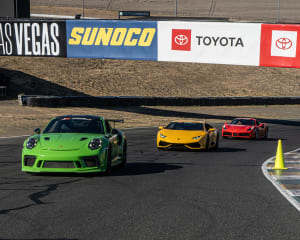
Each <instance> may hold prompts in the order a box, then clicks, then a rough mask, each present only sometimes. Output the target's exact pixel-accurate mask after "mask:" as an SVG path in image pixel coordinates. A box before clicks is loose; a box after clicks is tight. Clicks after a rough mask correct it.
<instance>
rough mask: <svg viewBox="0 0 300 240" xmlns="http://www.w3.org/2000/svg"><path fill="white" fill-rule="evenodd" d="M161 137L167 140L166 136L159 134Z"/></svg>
mask: <svg viewBox="0 0 300 240" xmlns="http://www.w3.org/2000/svg"><path fill="white" fill-rule="evenodd" d="M159 136H160V137H161V138H166V137H167V136H165V135H163V134H159Z"/></svg>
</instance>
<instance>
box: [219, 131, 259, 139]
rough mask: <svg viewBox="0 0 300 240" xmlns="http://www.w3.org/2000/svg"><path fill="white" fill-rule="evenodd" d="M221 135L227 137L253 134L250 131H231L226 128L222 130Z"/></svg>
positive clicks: (243, 136)
mask: <svg viewBox="0 0 300 240" xmlns="http://www.w3.org/2000/svg"><path fill="white" fill-rule="evenodd" d="M222 137H229V138H254V137H255V134H254V133H253V131H252V132H249V131H247V132H233V131H228V130H223V131H222Z"/></svg>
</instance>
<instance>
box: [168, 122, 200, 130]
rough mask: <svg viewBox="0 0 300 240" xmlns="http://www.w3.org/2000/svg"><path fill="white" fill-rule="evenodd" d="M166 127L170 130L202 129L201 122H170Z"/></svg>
mask: <svg viewBox="0 0 300 240" xmlns="http://www.w3.org/2000/svg"><path fill="white" fill-rule="evenodd" d="M166 129H172V130H199V131H201V130H204V129H203V124H202V123H194V122H172V123H170V124H169V125H168V126H167V127H166Z"/></svg>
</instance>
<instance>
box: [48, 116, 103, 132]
mask: <svg viewBox="0 0 300 240" xmlns="http://www.w3.org/2000/svg"><path fill="white" fill-rule="evenodd" d="M43 133H97V134H104V130H103V124H102V121H101V120H100V119H90V118H68V117H66V118H62V119H53V120H52V121H51V122H50V123H49V124H48V126H47V127H46V129H45V130H44V132H43Z"/></svg>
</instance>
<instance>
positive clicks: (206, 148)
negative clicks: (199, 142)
mask: <svg viewBox="0 0 300 240" xmlns="http://www.w3.org/2000/svg"><path fill="white" fill-rule="evenodd" d="M205 150H209V135H208V134H207V138H206V145H205Z"/></svg>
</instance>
